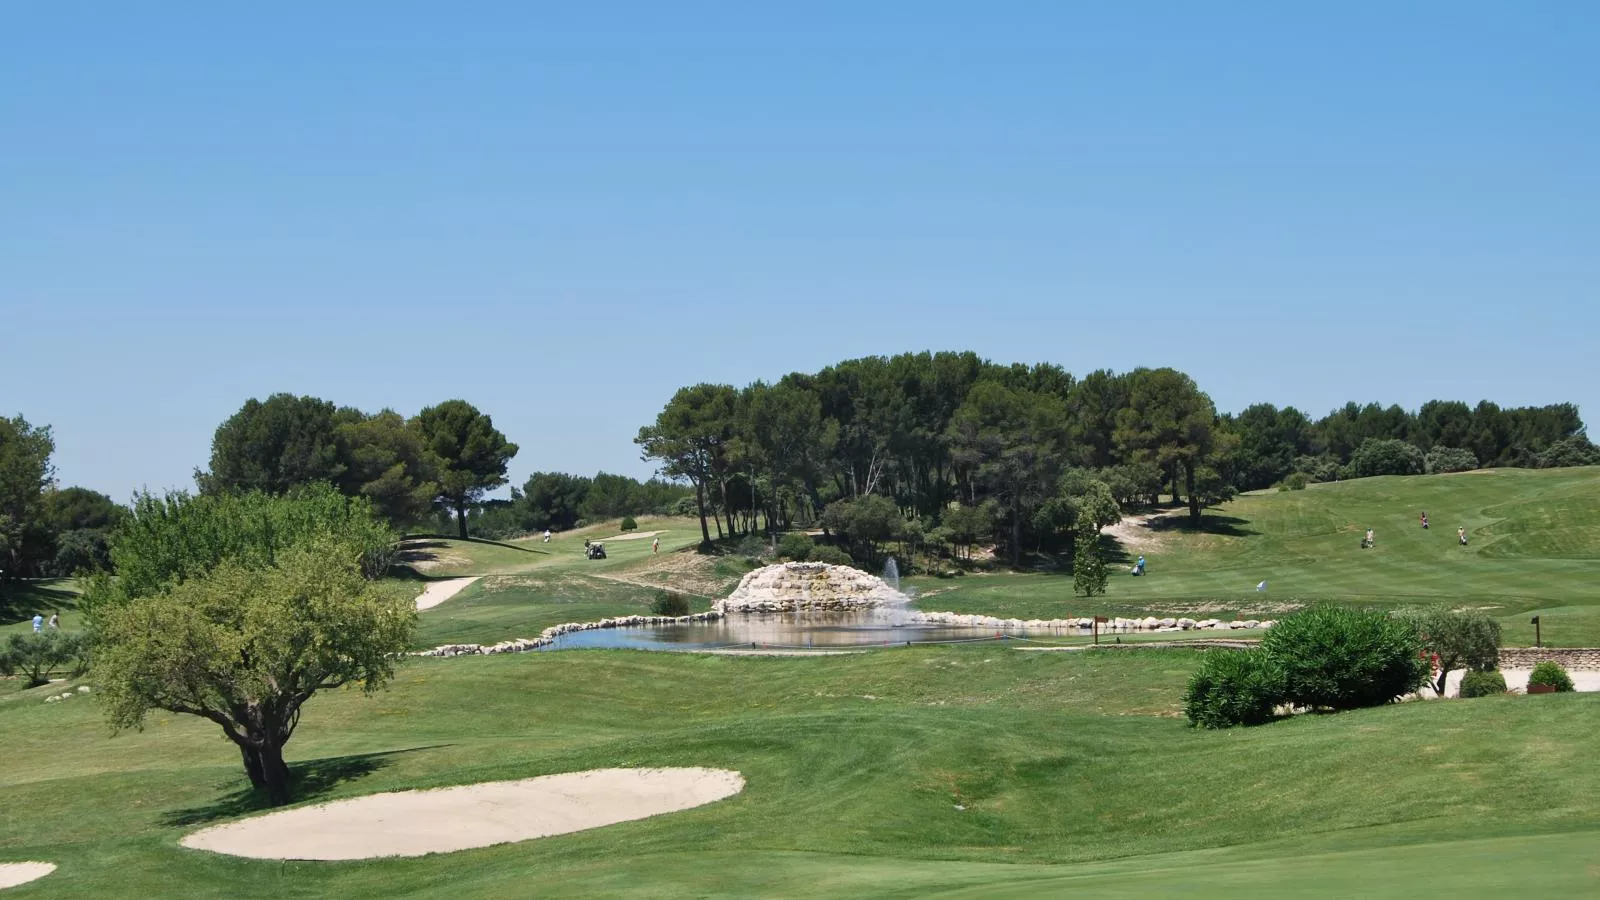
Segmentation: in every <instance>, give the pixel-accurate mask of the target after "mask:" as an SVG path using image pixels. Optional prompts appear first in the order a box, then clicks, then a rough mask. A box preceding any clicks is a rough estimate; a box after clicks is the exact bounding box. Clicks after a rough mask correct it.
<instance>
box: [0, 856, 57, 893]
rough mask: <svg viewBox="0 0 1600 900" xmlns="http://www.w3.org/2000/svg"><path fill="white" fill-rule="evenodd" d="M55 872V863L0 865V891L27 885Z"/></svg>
mask: <svg viewBox="0 0 1600 900" xmlns="http://www.w3.org/2000/svg"><path fill="white" fill-rule="evenodd" d="M55 870H56V864H55V863H47V862H19V863H0V890H5V889H6V888H8V887H16V886H17V885H19V884H27V883H28V882H30V881H34V880H36V879H40V878H43V877H45V876H46V875H49V874H50V873H51V872H54V871H55Z"/></svg>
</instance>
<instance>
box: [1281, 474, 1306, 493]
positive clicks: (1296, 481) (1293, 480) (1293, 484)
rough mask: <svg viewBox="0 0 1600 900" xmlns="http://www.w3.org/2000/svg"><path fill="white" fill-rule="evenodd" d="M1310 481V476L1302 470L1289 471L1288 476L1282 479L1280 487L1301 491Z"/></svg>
mask: <svg viewBox="0 0 1600 900" xmlns="http://www.w3.org/2000/svg"><path fill="white" fill-rule="evenodd" d="M1310 483H1311V476H1310V475H1307V474H1306V473H1304V472H1290V473H1289V477H1288V478H1285V479H1284V480H1283V485H1282V489H1283V490H1286V491H1303V490H1305V489H1306V485H1308V484H1310Z"/></svg>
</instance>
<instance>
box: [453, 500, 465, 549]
mask: <svg viewBox="0 0 1600 900" xmlns="http://www.w3.org/2000/svg"><path fill="white" fill-rule="evenodd" d="M456 525H457V527H458V528H459V530H460V531H461V539H462V540H463V541H464V540H466V539H467V504H466V501H464V500H462V501H458V502H457V503H456Z"/></svg>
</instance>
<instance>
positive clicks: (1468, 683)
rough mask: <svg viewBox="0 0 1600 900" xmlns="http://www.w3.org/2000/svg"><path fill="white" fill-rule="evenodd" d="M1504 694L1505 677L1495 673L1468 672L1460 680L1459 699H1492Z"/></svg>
mask: <svg viewBox="0 0 1600 900" xmlns="http://www.w3.org/2000/svg"><path fill="white" fill-rule="evenodd" d="M1505 692H1506V677H1505V676H1504V675H1501V674H1500V673H1499V672H1498V671H1496V672H1468V673H1467V674H1466V675H1464V676H1462V678H1461V697H1462V699H1467V698H1471V697H1492V696H1494V695H1495V694H1504V693H1505Z"/></svg>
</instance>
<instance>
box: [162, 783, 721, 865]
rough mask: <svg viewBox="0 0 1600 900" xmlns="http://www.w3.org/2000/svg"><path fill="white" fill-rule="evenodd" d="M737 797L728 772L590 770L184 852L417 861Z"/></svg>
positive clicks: (304, 820)
mask: <svg viewBox="0 0 1600 900" xmlns="http://www.w3.org/2000/svg"><path fill="white" fill-rule="evenodd" d="M742 790H744V776H743V775H740V774H739V773H738V772H733V771H730V770H727V769H702V768H683V769H595V770H593V771H589V772H567V773H565V774H561V775H546V776H544V777H542V778H528V779H524V780H522V781H493V782H488V783H486V784H473V785H466V786H464V787H453V788H441V789H439V790H431V791H399V792H396V793H392V794H374V795H372V796H370V797H356V798H354V799H351V800H336V801H334V802H332V803H324V804H322V805H320V806H306V807H301V808H299V809H290V810H285V811H283V812H276V813H268V814H267V815H264V816H256V817H254V818H250V819H244V820H241V821H238V822H229V823H228V824H226V825H217V826H214V827H211V828H206V829H204V830H201V831H197V832H195V833H193V834H191V835H188V836H186V837H185V838H184V839H183V841H182V843H183V845H184V846H185V847H190V848H192V849H195V850H213V851H215V852H217V853H227V854H230V855H233V856H248V857H251V858H253V859H370V858H372V857H378V856H423V855H425V854H428V853H450V852H452V851H455V850H469V849H471V848H473V847H488V846H490V845H492V844H507V843H511V842H514V841H526V840H529V839H531V838H542V837H549V836H551V835H555V834H567V833H569V832H573V831H583V830H585V829H589V828H599V827H600V826H602V825H614V824H616V823H617V822H630V821H632V820H634V819H645V818H649V817H650V816H655V815H660V814H661V813H669V812H677V811H679V810H684V809H692V808H694V807H696V806H703V805H705V804H707V803H711V802H714V801H717V800H721V799H723V798H724V797H731V796H733V795H734V794H737V793H739V792H740V791H742Z"/></svg>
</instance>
